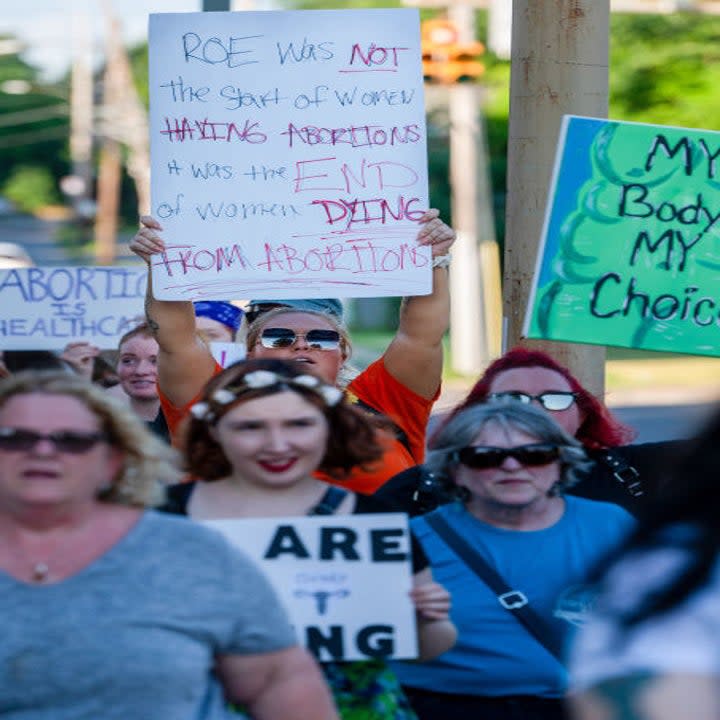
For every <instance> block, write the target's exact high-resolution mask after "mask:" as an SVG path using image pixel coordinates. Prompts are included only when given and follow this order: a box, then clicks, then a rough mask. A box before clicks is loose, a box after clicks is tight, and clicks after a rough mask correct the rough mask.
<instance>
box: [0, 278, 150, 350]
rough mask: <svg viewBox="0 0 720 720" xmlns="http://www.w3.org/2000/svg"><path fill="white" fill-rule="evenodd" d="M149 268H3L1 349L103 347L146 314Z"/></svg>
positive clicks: (111, 345)
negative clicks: (72, 344)
mask: <svg viewBox="0 0 720 720" xmlns="http://www.w3.org/2000/svg"><path fill="white" fill-rule="evenodd" d="M146 283H147V270H146V269H145V267H138V268H134V267H30V268H12V269H10V270H0V350H59V349H61V348H63V347H65V345H67V343H69V342H79V341H87V342H89V343H92V344H93V345H96V346H98V347H99V348H101V349H110V348H115V347H117V343H118V340H119V339H120V338H121V337H122V336H123V335H124V334H125V333H126V332H128V330H132V328H134V327H135V326H136V325H137V324H138V323H140V322H142V321H143V320H144V319H145V315H144V310H143V304H144V299H145V285H146Z"/></svg>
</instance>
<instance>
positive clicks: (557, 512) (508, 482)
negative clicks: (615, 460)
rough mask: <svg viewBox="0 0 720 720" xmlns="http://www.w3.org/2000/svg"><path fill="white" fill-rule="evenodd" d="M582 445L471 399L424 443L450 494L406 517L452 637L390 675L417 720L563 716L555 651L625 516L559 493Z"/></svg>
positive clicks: (535, 415) (544, 421)
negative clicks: (442, 596)
mask: <svg viewBox="0 0 720 720" xmlns="http://www.w3.org/2000/svg"><path fill="white" fill-rule="evenodd" d="M586 463H587V458H586V455H585V451H584V450H583V448H582V445H581V444H580V443H579V442H578V441H577V440H575V439H574V438H573V437H571V436H570V435H569V434H568V433H566V432H565V431H564V430H563V429H562V428H561V427H560V426H559V425H557V424H556V423H555V422H554V421H553V420H552V419H551V418H550V417H549V416H548V415H547V414H546V413H544V412H542V411H540V410H538V409H536V408H533V407H531V406H528V405H520V404H519V403H513V402H498V403H492V404H487V405H475V406H471V407H469V408H468V409H466V410H463V411H462V412H460V413H458V414H457V415H455V416H453V417H452V419H451V420H450V421H449V422H448V423H447V424H446V425H445V426H444V427H443V428H442V429H441V431H440V432H439V433H438V434H436V435H435V437H434V438H433V441H432V443H431V445H430V452H429V456H428V468H429V469H430V471H431V472H432V473H433V474H434V475H435V476H436V477H437V479H438V480H440V481H441V482H442V483H444V485H445V487H446V488H447V489H448V491H450V492H452V493H453V494H454V495H455V497H456V498H457V500H456V501H455V502H451V503H448V504H446V505H442V506H441V507H439V508H438V509H437V510H435V511H433V512H432V513H429V514H427V515H423V516H419V517H416V518H414V519H413V520H412V529H413V532H414V533H415V535H416V536H417V538H418V539H419V540H420V542H421V543H422V545H423V548H424V550H425V552H426V553H427V555H428V558H429V559H430V563H431V567H432V572H433V576H434V577H435V578H436V580H437V582H439V583H442V584H443V585H444V586H445V587H446V588H447V589H448V590H449V591H450V593H451V595H452V598H453V608H452V611H451V618H452V620H453V622H454V623H455V625H456V627H457V629H458V637H459V639H458V642H457V644H456V645H455V646H454V647H453V648H452V649H450V650H449V651H448V652H446V653H444V654H442V655H440V656H439V657H437V658H435V659H434V660H431V661H429V662H425V663H422V664H418V665H411V664H409V663H399V664H398V668H397V670H398V674H399V676H400V680H401V682H402V683H403V685H404V688H405V690H406V694H407V695H408V697H409V698H410V701H411V703H412V705H413V708H414V709H415V711H416V712H417V714H418V716H419V717H420V718H421V720H426V719H430V718H438V717H442V718H443V720H455V719H456V718H457V719H463V720H465V719H466V718H471V717H478V718H479V717H481V718H483V720H515V719H516V718H517V719H518V720H519V719H520V718H522V719H523V720H525V719H527V718H532V720H559V719H561V718H565V717H566V714H565V707H564V703H563V694H564V692H565V688H566V683H567V674H566V670H565V667H564V664H563V646H564V643H565V640H566V638H567V636H568V634H569V631H570V629H571V626H572V625H574V624H578V622H580V621H581V619H582V616H583V614H584V612H585V611H586V610H587V609H588V606H589V604H590V602H591V600H592V597H591V596H590V593H589V590H588V588H587V587H586V586H585V585H584V584H583V583H584V582H585V578H586V576H587V574H588V573H589V571H590V570H591V569H592V567H593V566H594V565H595V564H596V563H597V562H598V561H599V560H600V559H601V558H602V557H603V555H605V554H606V553H607V552H609V551H610V550H611V549H613V548H614V547H615V546H616V545H618V544H619V543H620V541H622V540H623V539H624V538H625V537H626V535H627V534H628V533H629V531H630V530H631V529H632V526H633V520H632V518H631V516H630V515H629V514H628V513H627V512H625V511H624V510H623V509H621V508H620V507H618V506H616V505H611V504H609V503H601V502H594V501H591V500H586V499H583V498H576V497H565V496H564V494H563V492H564V490H565V489H566V488H567V487H569V486H570V485H571V484H572V483H573V482H574V481H575V476H576V473H578V472H579V471H581V470H583V469H584V466H585V465H586Z"/></svg>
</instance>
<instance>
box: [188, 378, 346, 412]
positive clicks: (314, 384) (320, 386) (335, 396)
mask: <svg viewBox="0 0 720 720" xmlns="http://www.w3.org/2000/svg"><path fill="white" fill-rule="evenodd" d="M273 385H295V386H296V387H302V388H307V389H309V390H313V391H314V392H315V393H316V394H317V395H319V396H320V397H321V398H322V399H323V401H324V403H325V404H326V405H327V406H328V407H333V406H334V405H337V404H338V403H339V402H340V400H342V397H343V391H342V390H339V389H338V388H336V387H334V386H333V385H327V384H326V383H324V382H323V381H322V380H320V379H319V378H316V377H315V376H314V375H298V376H296V377H286V376H285V375H278V374H277V373H274V372H271V371H270V370H255V371H254V372H250V373H248V374H247V375H245V376H244V377H243V378H242V381H241V383H240V384H239V385H234V386H233V388H232V389H231V388H228V387H224V388H220V390H216V391H215V392H214V393H213V394H212V395H211V396H210V398H209V400H210V401H212V403H213V404H215V405H220V406H223V405H229V404H230V403H231V402H234V401H235V400H237V398H238V397H240V395H242V394H243V393H244V392H247V391H248V390H257V389H259V388H267V387H272V386H273ZM190 414H191V415H192V416H193V417H194V418H196V419H197V420H204V421H205V422H212V421H213V420H215V418H216V415H217V414H216V413H215V412H213V410H212V409H211V407H210V403H209V402H198V403H195V404H194V405H193V406H192V407H191V408H190Z"/></svg>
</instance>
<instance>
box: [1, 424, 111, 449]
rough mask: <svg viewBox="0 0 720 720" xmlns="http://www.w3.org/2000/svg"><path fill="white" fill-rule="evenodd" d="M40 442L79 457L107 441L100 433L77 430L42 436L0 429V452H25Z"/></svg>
mask: <svg viewBox="0 0 720 720" xmlns="http://www.w3.org/2000/svg"><path fill="white" fill-rule="evenodd" d="M41 440H48V441H49V442H51V443H52V444H53V445H54V446H55V449H56V450H57V451H58V452H63V453H70V454H72V455H80V454H81V453H86V452H88V450H91V449H92V448H93V447H95V445H97V444H98V443H99V442H103V441H105V440H107V436H106V435H105V434H104V433H100V432H81V431H79V430H61V431H59V432H54V433H50V434H48V435H43V434H41V433H36V432H35V431H33V430H22V429H21V428H10V427H0V450H7V451H10V452H27V451H28V450H32V449H33V448H34V447H35V446H36V445H37V444H38V443H39V442H40V441H41Z"/></svg>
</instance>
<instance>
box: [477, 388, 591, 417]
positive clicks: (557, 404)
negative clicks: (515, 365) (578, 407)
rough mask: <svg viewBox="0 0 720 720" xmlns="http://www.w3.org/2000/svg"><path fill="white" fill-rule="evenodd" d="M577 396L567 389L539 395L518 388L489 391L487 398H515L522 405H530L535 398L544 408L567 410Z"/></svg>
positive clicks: (556, 410)
mask: <svg viewBox="0 0 720 720" xmlns="http://www.w3.org/2000/svg"><path fill="white" fill-rule="evenodd" d="M576 398H577V393H574V392H570V391H569V390H553V391H548V392H544V393H540V394H539V395H529V394H528V393H524V392H519V391H518V390H508V391H506V392H496V393H490V395H488V400H517V402H521V403H523V404H524V405H530V403H531V402H532V401H533V400H537V401H538V402H539V403H540V404H541V405H542V406H543V407H544V408H545V409H546V410H554V411H555V412H558V411H560V410H567V409H568V408H569V407H570V406H571V405H572V404H573V403H574V402H575V399H576Z"/></svg>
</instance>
